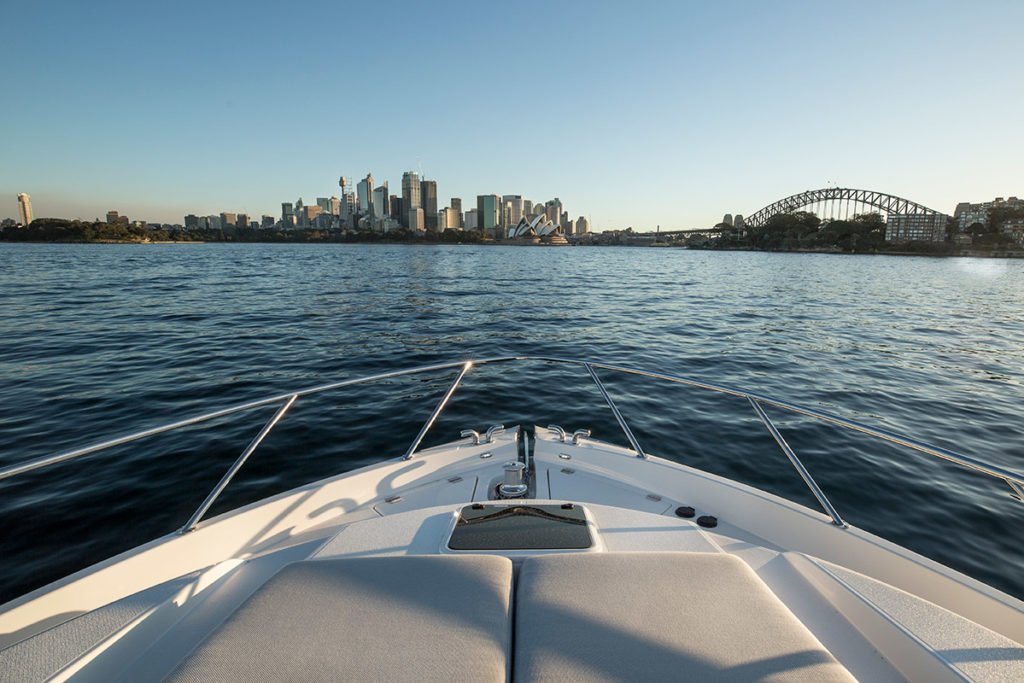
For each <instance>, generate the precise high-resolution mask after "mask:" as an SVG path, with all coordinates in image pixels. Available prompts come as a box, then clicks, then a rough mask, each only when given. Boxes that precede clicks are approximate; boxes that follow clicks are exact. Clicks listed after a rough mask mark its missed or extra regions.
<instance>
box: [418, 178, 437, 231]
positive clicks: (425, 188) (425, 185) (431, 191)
mask: <svg viewBox="0 0 1024 683" xmlns="http://www.w3.org/2000/svg"><path fill="white" fill-rule="evenodd" d="M420 206H422V207H423V216H424V222H425V226H426V229H427V230H437V181H436V180H421V181H420Z"/></svg>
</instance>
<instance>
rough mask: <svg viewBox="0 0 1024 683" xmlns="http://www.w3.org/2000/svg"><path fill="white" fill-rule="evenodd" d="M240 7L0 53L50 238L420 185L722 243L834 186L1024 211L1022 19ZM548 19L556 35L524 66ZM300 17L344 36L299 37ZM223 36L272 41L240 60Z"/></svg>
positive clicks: (145, 19) (7, 112) (36, 19)
mask: <svg viewBox="0 0 1024 683" xmlns="http://www.w3.org/2000/svg"><path fill="white" fill-rule="evenodd" d="M243 7H245V8H251V5H245V6H242V5H238V6H230V5H228V4H223V5H218V6H217V7H215V8H206V9H204V11H203V12H202V13H201V14H200V15H198V16H202V17H203V20H202V21H196V20H195V16H197V14H196V13H195V12H192V11H189V8H187V7H183V6H181V5H175V6H174V7H163V8H157V7H146V6H137V5H135V6H131V5H129V6H118V5H114V4H102V5H101V6H100V7H92V6H90V7H83V6H79V5H78V4H75V3H68V4H66V5H64V6H62V7H61V8H60V9H59V11H55V9H54V8H53V7H52V6H50V5H47V6H46V7H43V6H38V5H28V6H26V7H24V8H21V9H19V22H18V26H17V30H15V29H14V27H13V26H12V27H8V29H7V30H6V31H2V30H0V35H2V36H3V40H4V41H5V48H6V54H7V55H9V56H11V57H12V58H13V59H12V61H11V63H12V65H13V67H14V69H13V70H12V69H11V68H9V69H8V71H7V75H8V76H9V77H12V76H13V75H14V73H15V72H16V73H17V74H18V79H17V82H18V88H19V91H18V101H19V106H18V107H7V108H5V109H4V110H3V111H0V125H3V127H4V129H5V130H8V131H16V133H17V134H11V135H8V136H5V137H4V139H3V140H2V141H0V158H3V160H4V163H3V164H2V165H0V195H3V196H10V197H12V198H13V197H15V196H16V195H17V194H18V193H22V192H24V193H27V194H29V195H31V196H32V201H33V204H34V208H35V215H36V216H68V217H81V218H83V219H92V218H95V217H102V216H104V215H105V213H106V211H108V210H110V209H115V208H116V209H118V210H120V211H121V212H122V213H124V214H127V215H131V216H138V217H140V218H144V219H146V220H152V221H159V222H179V221H180V220H181V217H182V216H183V215H184V214H186V213H192V212H199V213H204V214H214V213H219V212H221V211H226V210H230V211H237V212H239V213H243V212H244V213H247V214H248V215H250V216H259V215H263V214H274V215H276V214H277V213H278V210H277V209H278V208H279V204H280V202H281V201H282V200H284V199H285V198H288V200H289V201H290V200H292V199H294V198H295V197H298V196H302V197H305V198H307V199H308V200H309V201H313V199H314V198H315V197H317V196H330V195H331V194H332V193H336V187H332V185H331V179H332V178H335V177H336V176H337V173H338V171H339V169H345V170H346V171H347V172H349V171H350V172H353V173H362V172H365V171H366V170H371V169H373V170H375V171H377V172H378V173H380V177H382V178H388V179H389V180H391V182H392V193H394V194H398V193H397V192H394V190H395V189H397V188H395V186H394V184H395V183H396V179H398V178H400V177H401V174H402V172H403V171H406V170H408V169H409V168H416V169H417V171H422V173H421V175H422V176H426V177H430V178H438V179H439V180H440V182H439V186H438V188H437V193H438V203H439V206H438V208H439V209H440V208H442V207H441V204H443V200H442V199H441V198H442V197H462V198H463V199H464V200H466V201H471V198H474V197H476V196H477V195H479V194H481V193H484V192H491V191H500V192H506V191H508V192H511V191H515V192H517V193H518V194H519V195H521V196H523V197H532V198H537V199H540V198H543V197H547V196H550V195H551V194H552V191H554V192H557V193H558V195H559V196H560V197H561V198H562V200H563V201H565V203H566V204H567V205H569V206H571V207H575V208H576V209H578V210H580V211H582V212H583V213H585V214H587V215H588V216H590V217H592V226H591V227H592V229H595V230H601V229H604V228H615V227H625V226H629V225H632V226H634V227H637V228H638V229H654V228H655V226H656V225H661V226H662V229H672V228H689V227H701V226H704V225H711V224H714V223H715V222H717V221H718V220H719V219H720V218H721V216H722V214H723V213H724V212H731V213H742V214H749V213H752V212H754V211H756V210H758V209H760V208H761V207H763V206H765V205H767V204H768V203H770V202H772V201H774V200H776V199H778V198H779V197H783V196H787V195H789V194H792V193H794V192H798V191H801V190H804V189H807V188H816V187H825V186H827V185H829V184H838V185H842V186H847V187H863V188H872V189H878V190H885V191H889V192H893V193H895V194H898V195H901V196H905V197H910V198H912V199H914V200H915V201H918V202H920V203H922V204H924V205H926V206H929V207H932V208H934V209H936V210H939V211H943V212H947V213H948V212H952V210H953V208H954V204H955V202H957V201H962V200H965V199H966V200H970V201H983V200H987V199H989V198H991V197H996V196H1006V195H1010V194H1014V193H1017V192H1019V191H1020V188H1021V187H1024V166H1022V165H1021V164H1020V163H1019V154H1020V149H1019V145H1018V144H1016V143H1015V140H1017V139H1018V138H1019V132H1018V128H1017V124H1016V121H1017V118H1018V115H1017V112H1019V110H1020V109H1021V104H1024V93H1022V92H1021V89H1020V88H1017V87H1015V86H1014V84H1015V83H1016V82H1017V81H1018V80H1019V74H1020V73H1021V70H1022V67H1024V55H1022V54H1021V53H1020V52H1019V51H1015V50H1014V49H1013V48H1012V46H1013V45H1014V44H1015V43H1014V38H1013V30H1014V29H1013V27H1014V26H1018V25H1019V24H1020V21H1021V19H1024V7H1022V6H1020V5H1019V3H1010V2H988V3H984V4H982V5H978V4H971V5H967V4H954V5H943V7H942V8H941V11H938V10H937V9H936V8H934V7H932V6H930V5H922V4H919V3H906V4H902V5H901V6H900V7H892V6H889V5H884V4H881V3H869V4H867V5H865V4H858V5H857V6H849V7H839V6H837V7H832V6H828V7H817V6H816V7H814V10H813V11H808V6H807V5H806V4H803V3H780V4H774V5H772V6H771V7H767V6H761V5H760V4H758V3H741V2H732V3H722V4H716V5H714V6H706V5H697V6H680V5H677V4H652V5H650V6H649V11H647V10H644V8H641V7H637V8H633V9H631V10H628V11H627V10H624V9H623V8H622V7H621V5H594V4H591V3H587V4H578V3H560V4H556V5H540V4H536V5H532V4H529V3H527V4H525V5H522V6H520V5H517V10H518V11H517V12H516V13H514V14H509V13H508V12H507V11H504V10H502V8H494V7H485V6H477V5H474V4H468V3H466V4H461V3H453V4H448V5H445V6H444V7H443V8H436V7H422V6H419V5H405V4H402V3H398V4H396V5H395V6H394V8H393V14H394V15H395V17H396V21H394V22H386V24H385V25H380V24H379V23H378V22H375V21H374V17H373V15H372V13H371V12H370V10H369V9H367V10H362V9H359V8H339V7H337V6H335V5H333V4H318V3H312V4H306V5H304V6H302V7H300V8H297V9H295V10H294V17H286V16H284V15H281V14H279V13H277V12H272V11H251V10H247V11H243ZM506 9H507V8H506ZM289 11H290V12H292V10H289ZM537 17H543V18H544V20H545V21H544V22H543V23H544V24H545V25H548V26H551V27H556V28H557V32H555V33H554V34H553V37H552V39H551V41H546V42H545V41H540V45H543V46H545V49H527V46H528V44H529V41H525V42H524V37H525V36H529V35H532V34H533V30H534V29H532V28H531V27H532V26H533V24H532V23H531V20H532V19H534V18H537ZM289 18H292V19H294V20H295V22H297V23H296V26H300V25H301V24H302V22H311V21H313V20H314V19H315V20H316V22H315V23H316V26H318V27H327V28H319V29H318V31H310V32H309V35H307V36H305V37H303V38H299V37H293V36H292V35H289V36H288V37H284V36H281V35H279V34H280V28H279V26H280V24H281V22H283V21H284V20H285V19H289ZM982 19H984V20H982ZM229 24H230V25H232V27H233V29H232V30H233V31H235V30H237V32H238V33H240V34H243V35H252V36H258V37H260V39H258V40H254V41H250V42H246V41H241V42H233V41H224V40H223V34H222V32H221V31H222V28H223V26H225V25H229ZM485 25H486V26H488V27H489V29H488V31H481V30H480V27H481V26H485ZM442 27H443V28H445V29H447V30H448V33H446V35H449V34H450V35H451V39H450V40H440V39H439V29H440V28H442ZM328 29H329V30H328ZM527 29H529V30H527ZM97 31H101V32H102V35H105V36H109V37H110V38H111V41H112V43H111V46H108V47H103V48H100V47H99V46H98V44H97V43H95V41H94V39H95V34H96V32H97ZM293 33H294V32H293ZM43 36H45V37H46V45H47V47H46V49H45V50H43V49H40V47H39V46H40V43H39V42H38V41H39V40H40V39H41V38H42V37H43ZM115 37H116V40H115ZM296 42H302V46H301V47H302V49H295V47H296V45H295V44H294V43H296ZM534 47H537V46H536V45H535V46H534ZM410 60H412V61H414V62H415V63H416V64H417V69H416V72H417V74H418V75H416V76H410V75H409V74H408V73H407V72H405V71H403V69H404V65H405V64H407V63H408V62H409V61H410ZM364 63H369V64H370V65H371V66H372V67H373V68H369V69H364V68H362V67H360V66H359V65H361V64H364ZM389 78H390V80H388V79H389ZM385 86H387V87H385ZM965 93H967V94H970V96H965ZM467 208H469V207H467ZM15 211H16V206H15V205H14V203H13V202H11V204H10V205H9V206H7V207H6V208H5V209H4V210H2V211H0V217H6V216H11V217H14V216H16V213H15Z"/></svg>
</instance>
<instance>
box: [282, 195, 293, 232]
mask: <svg viewBox="0 0 1024 683" xmlns="http://www.w3.org/2000/svg"><path fill="white" fill-rule="evenodd" d="M293 225H295V207H294V206H293V205H292V203H291V202H281V226H282V227H284V228H286V229H287V228H290V227H292V226H293Z"/></svg>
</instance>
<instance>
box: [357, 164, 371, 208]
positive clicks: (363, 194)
mask: <svg viewBox="0 0 1024 683" xmlns="http://www.w3.org/2000/svg"><path fill="white" fill-rule="evenodd" d="M356 194H357V195H358V197H359V208H358V213H361V214H365V215H368V214H369V213H370V203H371V202H372V201H373V174H372V173H367V174H366V177H365V178H363V179H362V180H360V181H359V185H357V186H356Z"/></svg>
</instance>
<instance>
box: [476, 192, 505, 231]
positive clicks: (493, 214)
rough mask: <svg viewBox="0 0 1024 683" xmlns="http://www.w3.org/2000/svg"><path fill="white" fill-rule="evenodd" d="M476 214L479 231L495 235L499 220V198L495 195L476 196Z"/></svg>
mask: <svg viewBox="0 0 1024 683" xmlns="http://www.w3.org/2000/svg"><path fill="white" fill-rule="evenodd" d="M476 212H477V220H478V221H479V224H478V227H479V229H480V230H483V231H484V232H485V233H490V234H492V235H495V234H496V232H497V231H498V229H499V228H498V226H499V221H500V220H501V197H499V196H498V195H496V194H481V195H477V198H476Z"/></svg>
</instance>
